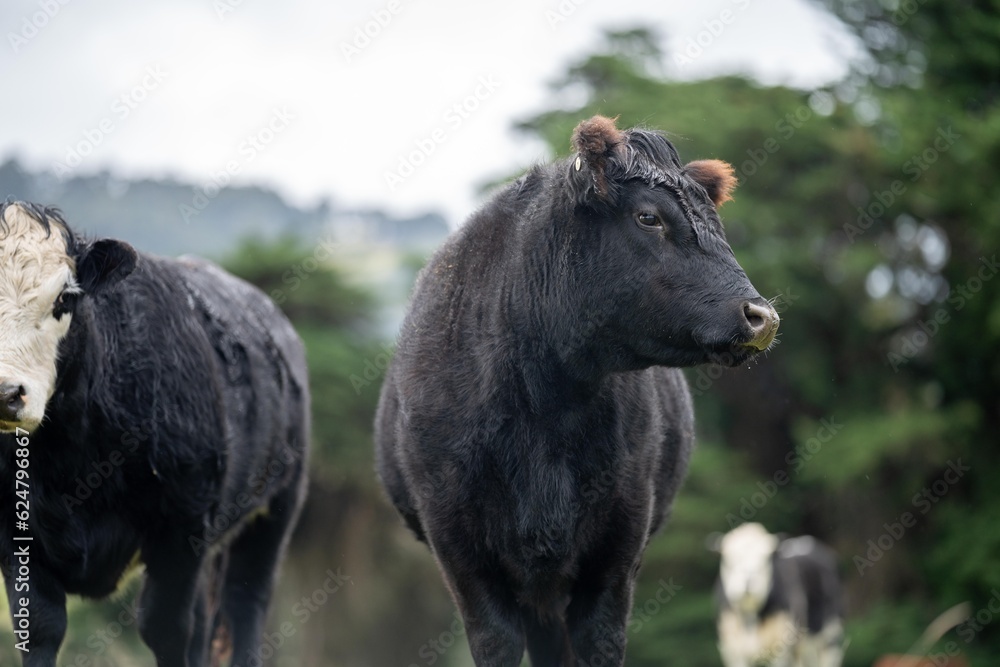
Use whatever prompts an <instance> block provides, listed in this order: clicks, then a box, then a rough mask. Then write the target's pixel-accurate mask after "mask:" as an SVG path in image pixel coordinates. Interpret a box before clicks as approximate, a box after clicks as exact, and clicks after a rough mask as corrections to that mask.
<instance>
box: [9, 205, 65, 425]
mask: <svg viewBox="0 0 1000 667" xmlns="http://www.w3.org/2000/svg"><path fill="white" fill-rule="evenodd" d="M50 227H51V231H50V233H49V234H48V236H46V231H45V228H44V227H43V226H42V225H41V224H40V223H39V222H37V221H36V220H34V219H32V218H31V217H30V216H29V215H28V214H27V212H25V211H24V209H22V208H21V207H20V206H18V205H12V206H10V207H8V208H7V209H6V211H5V212H4V224H3V225H0V385H13V386H16V387H22V388H23V391H22V394H23V396H22V400H23V402H24V406H23V407H22V408H20V409H19V410H18V411H17V413H16V419H15V420H14V421H10V420H7V421H3V420H0V432H10V431H13V430H14V429H15V427H20V428H22V429H26V430H29V431H31V430H33V429H35V428H37V427H38V425H39V424H40V423H41V421H42V418H43V417H44V416H45V405H46V403H48V400H49V399H50V398H51V397H52V393H53V392H54V391H55V382H56V355H57V352H58V347H59V341H60V340H62V339H63V337H64V336H65V335H66V332H67V331H69V325H70V319H71V315H70V314H69V313H65V314H63V315H62V317H61V318H59V319H56V318H55V316H54V315H53V305H54V304H55V301H56V299H57V298H58V297H59V295H60V294H61V293H62V292H63V291H64V290H67V289H68V290H69V291H70V292H78V291H79V288H78V287H77V285H76V279H75V277H74V271H75V266H74V262H73V260H72V258H71V257H69V256H68V255H67V254H66V242H65V238H64V237H63V230H62V229H61V228H60V226H59V224H58V223H57V222H55V221H52V222H51V225H50Z"/></svg>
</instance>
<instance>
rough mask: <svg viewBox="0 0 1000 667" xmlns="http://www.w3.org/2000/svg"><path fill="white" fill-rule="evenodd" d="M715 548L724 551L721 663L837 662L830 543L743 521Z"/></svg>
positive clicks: (839, 628) (839, 633)
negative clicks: (782, 533) (775, 532)
mask: <svg viewBox="0 0 1000 667" xmlns="http://www.w3.org/2000/svg"><path fill="white" fill-rule="evenodd" d="M714 548H715V549H717V550H718V551H719V552H720V554H721V556H722V564H721V567H720V572H719V581H718V586H717V594H718V602H719V618H718V630H719V652H720V653H721V654H722V662H723V663H724V664H725V666H726V667H754V666H758V665H760V666H767V667H793V666H794V667H839V665H840V662H841V658H842V657H843V650H842V637H843V625H842V623H843V607H842V591H841V587H840V578H839V575H838V572H837V558H836V555H835V554H834V553H833V551H832V550H831V549H830V548H829V547H827V546H825V545H823V544H821V543H820V542H819V541H817V540H816V539H814V538H812V537H808V536H805V537H795V538H791V539H785V540H782V539H781V538H780V537H778V536H777V535H772V534H771V533H769V532H767V530H766V529H765V528H764V527H763V526H761V525H760V524H759V523H746V524H743V525H741V526H739V527H737V528H734V529H733V530H731V531H730V532H728V533H726V534H725V535H723V536H722V537H721V538H719V539H718V541H717V543H716V544H715V545H714Z"/></svg>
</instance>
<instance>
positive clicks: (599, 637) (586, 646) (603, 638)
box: [566, 574, 634, 667]
mask: <svg viewBox="0 0 1000 667" xmlns="http://www.w3.org/2000/svg"><path fill="white" fill-rule="evenodd" d="M633 585H634V584H633V577H632V576H631V575H627V574H623V575H621V576H619V577H617V578H615V579H612V580H610V581H608V582H607V583H606V584H605V585H604V586H603V587H600V588H596V587H593V586H591V585H589V584H588V585H585V586H578V587H577V588H576V589H574V592H573V599H572V601H571V602H570V605H569V607H568V608H567V610H566V624H567V626H568V627H569V633H570V641H571V643H572V645H573V654H574V657H575V658H576V663H575V664H574V667H576V666H577V665H579V666H581V667H583V666H589V665H608V667H621V665H622V664H624V662H625V628H626V626H627V625H628V615H629V610H630V609H631V607H632V588H633Z"/></svg>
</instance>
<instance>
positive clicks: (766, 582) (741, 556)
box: [719, 523, 778, 614]
mask: <svg viewBox="0 0 1000 667" xmlns="http://www.w3.org/2000/svg"><path fill="white" fill-rule="evenodd" d="M777 547H778V538H777V536H775V535H772V534H770V533H768V532H767V530H765V529H764V527H763V526H761V525H760V524H759V523H745V524H743V525H742V526H739V527H738V528H734V529H733V530H731V531H729V532H728V533H726V534H725V535H724V536H723V537H722V541H721V543H720V545H719V551H720V553H721V554H722V565H721V569H720V577H721V579H722V590H723V591H724V592H725V594H726V598H727V599H728V600H729V603H730V604H731V605H733V607H735V608H736V609H738V610H740V611H742V612H744V613H747V614H753V613H756V612H757V611H758V610H759V609H760V608H761V607H763V606H764V603H765V602H766V601H767V596H768V594H769V593H770V592H771V583H772V582H771V578H772V574H773V573H772V569H771V557H772V555H773V554H774V550H775V549H777Z"/></svg>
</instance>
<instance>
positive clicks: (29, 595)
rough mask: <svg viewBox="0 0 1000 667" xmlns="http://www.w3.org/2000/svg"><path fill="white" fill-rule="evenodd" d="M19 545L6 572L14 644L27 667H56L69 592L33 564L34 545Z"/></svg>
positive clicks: (4, 572)
mask: <svg viewBox="0 0 1000 667" xmlns="http://www.w3.org/2000/svg"><path fill="white" fill-rule="evenodd" d="M15 544H17V545H18V546H17V547H15V549H14V555H13V558H12V559H11V563H10V568H7V567H5V568H4V569H3V577H4V582H5V584H6V587H7V602H8V603H9V605H10V614H11V619H12V620H13V628H14V642H15V645H16V647H17V648H18V649H20V650H21V651H22V653H21V663H22V664H23V665H24V667H55V664H56V654H58V653H59V646H60V645H62V641H63V637H64V636H65V635H66V592H65V590H64V589H63V587H62V586H61V585H60V584H59V583H58V582H57V581H56V580H55V579H54V578H52V576H51V575H49V574H48V573H47V572H45V571H44V570H43V569H41V567H40V564H39V563H35V562H32V561H31V546H30V545H31V543H30V542H22V543H15ZM22 545H27V546H22ZM20 552H23V553H20Z"/></svg>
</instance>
